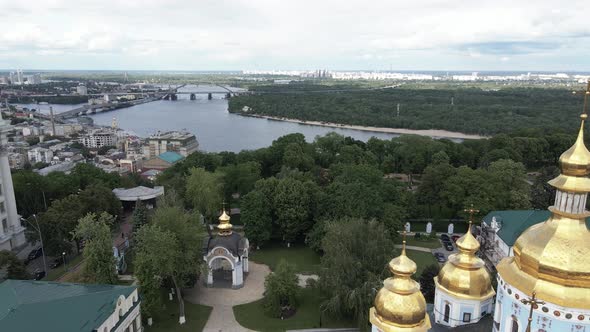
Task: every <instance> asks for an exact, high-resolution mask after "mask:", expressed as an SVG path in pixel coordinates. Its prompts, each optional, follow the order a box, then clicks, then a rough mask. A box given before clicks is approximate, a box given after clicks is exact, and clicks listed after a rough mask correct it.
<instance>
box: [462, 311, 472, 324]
mask: <svg viewBox="0 0 590 332" xmlns="http://www.w3.org/2000/svg"><path fill="white" fill-rule="evenodd" d="M469 322H471V313H470V312H464V313H463V323H469Z"/></svg>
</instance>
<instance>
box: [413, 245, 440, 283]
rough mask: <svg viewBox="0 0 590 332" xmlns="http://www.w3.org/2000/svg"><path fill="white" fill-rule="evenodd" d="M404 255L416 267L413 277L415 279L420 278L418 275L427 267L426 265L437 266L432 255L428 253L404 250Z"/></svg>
mask: <svg viewBox="0 0 590 332" xmlns="http://www.w3.org/2000/svg"><path fill="white" fill-rule="evenodd" d="M406 254H407V255H408V257H409V258H410V259H411V260H413V261H414V262H415V263H416V265H417V266H418V269H417V271H416V273H415V274H414V276H415V277H416V278H418V277H420V274H422V270H424V268H425V267H427V266H428V265H432V264H435V265H438V262H437V261H436V259H435V258H434V256H433V255H432V253H430V252H422V251H417V250H406Z"/></svg>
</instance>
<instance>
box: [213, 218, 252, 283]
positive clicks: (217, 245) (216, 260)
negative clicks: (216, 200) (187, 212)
mask: <svg viewBox="0 0 590 332" xmlns="http://www.w3.org/2000/svg"><path fill="white" fill-rule="evenodd" d="M229 220H230V218H229V216H228V215H227V213H226V212H225V210H224V211H223V213H222V214H221V216H220V217H219V225H217V235H215V236H214V235H211V236H209V237H207V238H206V239H205V246H204V255H205V256H204V257H203V259H204V260H205V262H206V263H207V269H208V274H207V281H206V284H207V286H208V287H213V285H214V283H215V285H216V286H217V285H218V286H223V285H224V284H225V285H228V286H230V285H231V288H241V287H242V286H244V273H248V247H249V243H248V239H247V238H245V237H242V236H241V235H240V234H238V233H234V232H233V231H232V224H230V222H229Z"/></svg>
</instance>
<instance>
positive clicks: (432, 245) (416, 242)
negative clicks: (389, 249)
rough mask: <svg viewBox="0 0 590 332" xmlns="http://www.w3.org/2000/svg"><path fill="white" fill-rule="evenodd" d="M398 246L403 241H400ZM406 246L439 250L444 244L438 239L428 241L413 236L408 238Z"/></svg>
mask: <svg viewBox="0 0 590 332" xmlns="http://www.w3.org/2000/svg"><path fill="white" fill-rule="evenodd" d="M398 242H399V243H398V244H402V239H401V238H400V239H399V240H398ZM406 244H407V245H408V246H416V247H423V248H429V249H437V248H440V247H442V244H441V243H440V241H439V240H438V239H436V238H435V239H426V238H419V239H416V238H414V237H413V236H408V237H406Z"/></svg>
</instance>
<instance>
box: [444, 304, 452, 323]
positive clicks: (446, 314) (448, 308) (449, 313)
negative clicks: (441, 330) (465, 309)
mask: <svg viewBox="0 0 590 332" xmlns="http://www.w3.org/2000/svg"><path fill="white" fill-rule="evenodd" d="M450 315H451V306H450V305H449V304H448V303H447V304H445V317H444V321H445V322H447V323H448V322H449V316H450Z"/></svg>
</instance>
